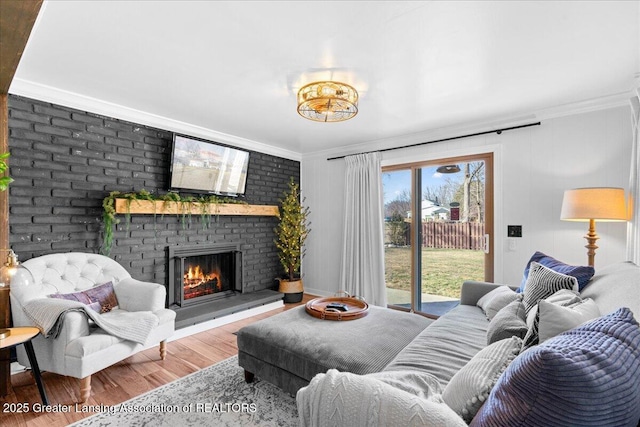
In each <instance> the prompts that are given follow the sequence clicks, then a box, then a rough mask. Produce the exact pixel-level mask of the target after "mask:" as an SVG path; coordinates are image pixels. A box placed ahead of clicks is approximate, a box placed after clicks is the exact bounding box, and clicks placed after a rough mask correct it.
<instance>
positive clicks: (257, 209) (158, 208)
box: [116, 199, 280, 216]
mask: <svg viewBox="0 0 640 427" xmlns="http://www.w3.org/2000/svg"><path fill="white" fill-rule="evenodd" d="M128 204H129V202H128V200H127V199H116V213H118V214H126V213H129V214H131V215H137V214H157V215H182V214H185V213H186V214H189V213H190V214H192V215H200V214H202V206H201V205H202V203H198V202H190V203H181V202H165V201H162V200H157V201H151V200H132V201H131V203H130V204H129V206H128V207H127V205H128ZM206 213H207V214H210V215H245V216H280V211H279V209H278V206H271V205H243V204H239V203H209V204H207V211H206Z"/></svg>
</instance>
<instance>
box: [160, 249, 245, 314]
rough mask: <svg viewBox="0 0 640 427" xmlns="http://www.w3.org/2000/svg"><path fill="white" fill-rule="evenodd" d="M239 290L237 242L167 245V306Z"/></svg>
mask: <svg viewBox="0 0 640 427" xmlns="http://www.w3.org/2000/svg"><path fill="white" fill-rule="evenodd" d="M236 292H242V253H241V252H240V248H239V247H238V246H237V245H229V244H216V245H194V246H173V247H169V292H168V296H169V306H171V305H178V306H180V307H186V306H191V305H195V304H201V303H204V302H207V301H211V300H213V299H218V298H224V297H228V296H232V295H234V294H235V293H236Z"/></svg>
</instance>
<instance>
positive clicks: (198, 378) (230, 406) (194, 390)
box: [72, 356, 298, 427]
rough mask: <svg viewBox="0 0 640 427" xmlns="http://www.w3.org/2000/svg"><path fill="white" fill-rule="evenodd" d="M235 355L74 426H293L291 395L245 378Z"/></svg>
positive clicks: (294, 415) (295, 415)
mask: <svg viewBox="0 0 640 427" xmlns="http://www.w3.org/2000/svg"><path fill="white" fill-rule="evenodd" d="M243 372H244V371H243V369H242V368H241V367H239V366H238V357H237V356H234V357H231V358H229V359H226V360H224V361H222V362H220V363H217V364H216V365H213V366H210V367H208V368H205V369H202V370H200V371H198V372H194V373H193V374H191V375H188V376H186V377H184V378H180V379H178V380H175V381H173V382H171V383H169V384H165V385H163V386H162V387H159V388H157V389H155V390H151V391H149V392H147V393H145V394H143V395H141V396H138V397H135V398H133V399H131V400H128V401H126V402H124V403H122V404H120V405H115V406H111V407H107V408H104V409H103V411H104V412H100V413H98V414H96V415H93V416H91V417H89V418H85V419H84V420H81V421H78V422H76V423H74V424H72V426H75V427H85V426H87V427H88V426H154V427H155V426H171V427H178V426H180V427H182V426H216V427H218V426H254V425H255V426H297V425H298V410H297V408H296V400H295V398H294V397H293V396H291V395H289V394H288V393H285V392H284V391H282V390H280V389H279V388H278V387H276V386H274V385H272V384H270V383H268V382H266V381H261V380H259V379H258V378H256V379H255V380H254V382H253V383H251V384H247V383H246V382H245V381H244V373H243Z"/></svg>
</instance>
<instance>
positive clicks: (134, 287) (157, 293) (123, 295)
mask: <svg viewBox="0 0 640 427" xmlns="http://www.w3.org/2000/svg"><path fill="white" fill-rule="evenodd" d="M114 290H115V293H116V296H117V298H118V301H119V303H120V308H121V309H123V310H127V311H151V312H155V311H158V310H162V309H164V304H165V299H166V295H167V291H166V289H165V287H164V286H162V285H160V284H158V283H151V282H142V281H140V280H136V279H133V278H131V277H129V278H126V279H122V280H121V281H120V282H119V283H117V284H116V285H114Z"/></svg>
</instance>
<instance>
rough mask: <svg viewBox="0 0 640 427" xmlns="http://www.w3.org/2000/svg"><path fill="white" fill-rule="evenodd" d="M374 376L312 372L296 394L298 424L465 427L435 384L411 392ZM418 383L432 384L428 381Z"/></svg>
mask: <svg viewBox="0 0 640 427" xmlns="http://www.w3.org/2000/svg"><path fill="white" fill-rule="evenodd" d="M375 375H377V374H372V375H356V374H351V373H348V372H338V371H337V370H335V369H330V370H329V371H328V372H327V373H326V374H318V375H316V376H315V377H314V378H313V379H312V380H311V383H310V384H309V385H308V386H307V387H305V388H302V389H300V390H299V391H298V394H297V396H296V400H297V403H298V414H299V416H300V426H301V427H334V426H335V427H339V426H350V427H357V426H366V427H376V426H379V427H385V426H407V427H408V426H421V427H466V426H467V424H466V423H465V422H464V421H463V420H462V418H460V417H459V416H458V415H457V414H456V413H455V412H454V411H453V410H452V409H451V408H449V407H448V406H447V404H445V403H444V402H443V400H442V397H441V395H440V394H439V392H440V387H439V384H438V385H437V386H436V387H434V388H437V390H433V389H427V390H424V391H423V392H420V393H418V394H414V393H409V392H407V391H405V390H407V389H415V387H403V388H404V389H405V390H401V389H399V388H396V387H394V386H392V385H390V384H387V383H386V382H384V380H380V379H378V378H376V377H375ZM392 382H394V381H392ZM436 382H437V381H436ZM422 383H423V384H424V385H425V386H427V388H430V387H432V385H430V384H429V383H430V381H428V380H427V381H422Z"/></svg>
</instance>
